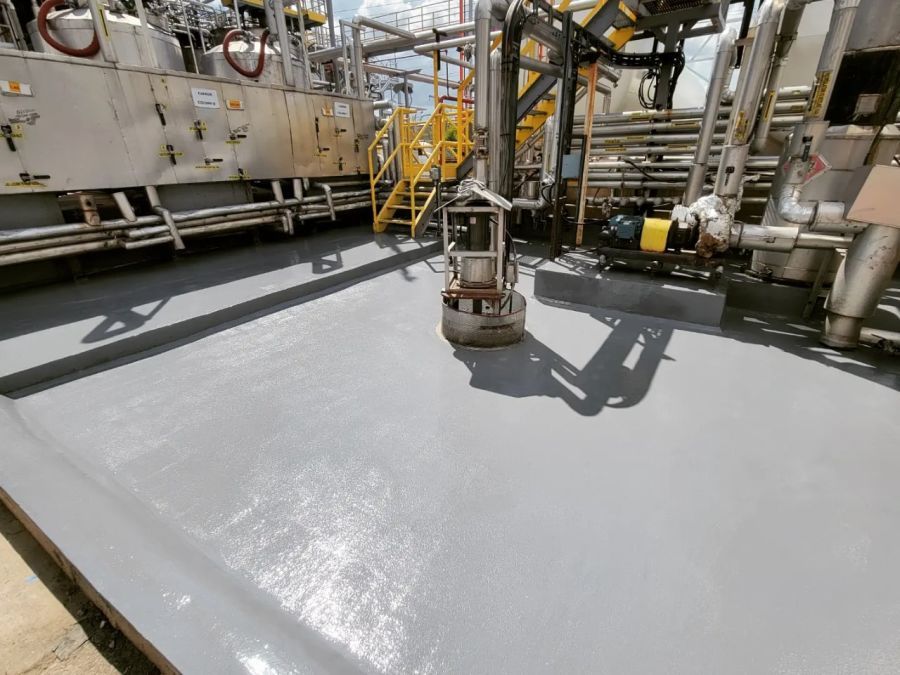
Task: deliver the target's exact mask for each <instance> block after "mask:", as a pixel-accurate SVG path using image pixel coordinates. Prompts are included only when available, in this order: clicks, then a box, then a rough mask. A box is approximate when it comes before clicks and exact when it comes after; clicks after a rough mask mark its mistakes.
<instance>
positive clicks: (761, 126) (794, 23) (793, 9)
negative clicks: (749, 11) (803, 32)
mask: <svg viewBox="0 0 900 675" xmlns="http://www.w3.org/2000/svg"><path fill="white" fill-rule="evenodd" d="M805 6H806V5H805V4H800V5H797V6H793V5H790V4H789V5H788V7H787V9H786V10H785V12H784V19H783V20H782V21H781V29H780V30H779V31H778V42H777V43H776V45H775V60H774V61H773V63H772V69H771V70H770V71H769V80H768V84H767V86H766V96H765V99H764V101H763V107H762V112H761V113H760V115H759V120H758V121H757V123H756V130H755V131H754V132H753V143H752V145H751V150H752V152H754V153H761V152H763V150H764V149H765V147H766V141H767V140H768V138H769V129H770V128H771V127H772V118H773V117H774V116H775V103H777V101H778V86H779V83H780V82H781V71H782V70H783V69H784V64H785V63H787V58H788V54H789V53H790V51H791V46H792V45H793V44H794V41H795V40H796V39H797V29H798V28H799V27H800V19H802V18H803V8H804V7H805Z"/></svg>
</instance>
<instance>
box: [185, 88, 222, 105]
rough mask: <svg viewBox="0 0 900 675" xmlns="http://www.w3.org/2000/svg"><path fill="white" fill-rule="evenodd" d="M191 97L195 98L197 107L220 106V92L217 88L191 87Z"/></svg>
mask: <svg viewBox="0 0 900 675" xmlns="http://www.w3.org/2000/svg"><path fill="white" fill-rule="evenodd" d="M191 97H192V98H193V99H194V106H195V107H197V108H218V107H219V93H218V92H217V91H216V90H215V89H200V88H199V87H191Z"/></svg>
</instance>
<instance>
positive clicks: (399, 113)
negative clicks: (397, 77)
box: [366, 107, 415, 219]
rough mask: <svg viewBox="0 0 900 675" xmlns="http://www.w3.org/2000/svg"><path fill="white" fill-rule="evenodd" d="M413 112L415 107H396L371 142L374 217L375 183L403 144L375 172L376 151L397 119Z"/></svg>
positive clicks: (374, 213) (375, 213)
mask: <svg viewBox="0 0 900 675" xmlns="http://www.w3.org/2000/svg"><path fill="white" fill-rule="evenodd" d="M413 112H415V110H414V109H413V108H402V107H401V108H395V109H394V112H392V113H391V114H390V116H388V118H387V120H386V121H385V123H384V126H383V127H381V129H379V130H378V131H377V132H376V133H375V138H374V139H373V140H372V142H371V143H370V144H369V147H368V152H367V153H366V154H367V155H368V160H369V176H370V179H369V192H370V196H371V199H372V217H373V219H377V218H378V203H377V200H376V198H375V185H376V184H377V183H378V181H379V180H380V179H381V177H382V176H383V175H384V172H385V170H386V169H387V167H388V166H390V164H391V162H392V161H394V158H395V157H396V156H397V153H398V152H399V151H400V148H401V147H403V146H402V144H399V145H398V146H397V147H396V148H394V150H393V151H392V152H391V153H390V154H389V155H388V156H387V157H385V159H384V161H383V162H382V164H381V169H379V171H378V173H375V157H374V154H375V151H376V150H377V148H378V147H380V143H381V141H382V140H384V137H385V136H387V134H388V133H390V130H391V128H392V127H393V126H394V123H395V122H396V121H397V119H398V118H400V117H404V116H406V115H409V114H410V113H413Z"/></svg>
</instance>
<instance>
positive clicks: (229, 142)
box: [225, 139, 241, 145]
mask: <svg viewBox="0 0 900 675" xmlns="http://www.w3.org/2000/svg"><path fill="white" fill-rule="evenodd" d="M225 143H227V144H228V145H240V144H241V142H240V141H239V140H237V139H235V140H233V141H225Z"/></svg>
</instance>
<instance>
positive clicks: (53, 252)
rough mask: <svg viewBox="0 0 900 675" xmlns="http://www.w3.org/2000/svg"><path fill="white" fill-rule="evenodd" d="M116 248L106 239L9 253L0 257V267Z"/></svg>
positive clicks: (112, 240) (111, 240) (111, 241)
mask: <svg viewBox="0 0 900 675" xmlns="http://www.w3.org/2000/svg"><path fill="white" fill-rule="evenodd" d="M116 246H117V244H116V241H115V240H114V239H107V240H106V241H95V242H89V243H85V244H72V245H70V246H56V247H53V248H43V249H38V250H36V251H24V252H22V253H11V254H9V255H3V256H0V266H4V265H13V264H16V263H23V262H32V261H34V260H44V259H48V258H59V257H62V256H66V255H77V254H79V253H88V252H91V251H102V250H104V249H110V248H116Z"/></svg>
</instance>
